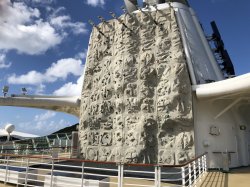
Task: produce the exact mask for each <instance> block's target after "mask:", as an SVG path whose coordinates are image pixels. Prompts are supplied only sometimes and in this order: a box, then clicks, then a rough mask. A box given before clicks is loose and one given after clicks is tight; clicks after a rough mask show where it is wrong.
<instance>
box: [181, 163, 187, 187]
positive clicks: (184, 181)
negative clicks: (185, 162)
mask: <svg viewBox="0 0 250 187" xmlns="http://www.w3.org/2000/svg"><path fill="white" fill-rule="evenodd" d="M181 178H182V186H186V179H185V178H186V176H185V166H183V167H181Z"/></svg>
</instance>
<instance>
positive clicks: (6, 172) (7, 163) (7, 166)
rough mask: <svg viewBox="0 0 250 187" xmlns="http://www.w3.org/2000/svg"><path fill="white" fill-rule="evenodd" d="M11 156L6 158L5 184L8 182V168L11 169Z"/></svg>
mask: <svg viewBox="0 0 250 187" xmlns="http://www.w3.org/2000/svg"><path fill="white" fill-rule="evenodd" d="M9 158H10V157H9V156H6V157H5V160H6V159H7V162H6V169H5V179H4V184H6V182H7V176H8V170H9Z"/></svg>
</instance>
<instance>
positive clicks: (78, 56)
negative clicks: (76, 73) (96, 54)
mask: <svg viewBox="0 0 250 187" xmlns="http://www.w3.org/2000/svg"><path fill="white" fill-rule="evenodd" d="M87 52H88V50H87V49H85V50H84V51H83V52H80V53H78V54H77V55H76V56H75V58H76V59H80V60H82V59H85V58H86V56H87Z"/></svg>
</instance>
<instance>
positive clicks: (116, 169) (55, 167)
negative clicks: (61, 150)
mask: <svg viewBox="0 0 250 187" xmlns="http://www.w3.org/2000/svg"><path fill="white" fill-rule="evenodd" d="M206 154H207V153H204V154H201V155H199V156H197V157H196V158H194V159H192V160H190V161H188V162H186V163H185V164H180V165H156V164H126V163H121V162H104V161H90V160H82V159H72V158H54V157H53V156H50V157H48V156H45V157H43V156H35V155H15V154H0V165H1V166H3V167H2V169H1V170H6V171H5V173H6V177H5V179H2V182H4V183H6V182H11V183H13V181H10V178H12V179H15V182H14V183H15V184H23V185H24V186H33V185H31V184H29V183H28V182H29V181H30V182H43V183H44V184H47V185H50V186H53V184H55V185H59V186H60V185H63V186H78V187H80V183H81V186H83V184H84V185H85V186H88V181H92V182H94V181H96V182H97V183H98V184H99V180H100V183H107V184H116V185H117V186H118V187H124V186H128V185H129V186H144V187H152V186H154V187H160V186H161V183H162V182H167V183H174V184H176V186H183V187H184V186H193V185H196V184H197V182H198V181H200V180H201V179H202V177H203V176H204V174H205V173H206V172H207V157H206ZM16 158H21V159H16ZM32 158H36V159H37V160H35V161H32ZM40 159H41V161H39V160H40ZM45 159H48V160H46V161H45ZM60 160H61V161H69V163H71V164H64V163H63V162H60ZM44 161H45V162H44ZM58 161H59V162H58ZM77 162H78V163H79V162H81V163H82V164H77ZM73 163H75V164H73ZM85 163H98V164H99V165H98V166H95V165H89V166H87V167H86V166H85ZM23 164H24V165H23ZM101 164H113V165H106V166H105V165H103V166H100V165H101ZM114 164H115V165H114ZM36 165H40V166H39V167H36ZM124 166H146V167H147V166H153V167H154V170H152V169H151V168H146V169H144V170H143V171H142V170H138V169H137V168H129V169H126V168H124ZM16 167H17V168H22V171H15V170H13V168H16ZM162 167H169V168H171V167H180V168H176V169H175V170H174V171H172V170H171V169H170V170H167V169H166V170H165V171H163V170H162ZM39 171H42V172H43V173H46V174H42V176H44V179H38V178H37V176H38V175H39V176H41V174H40V172H39ZM105 171H107V172H109V173H103V172H105ZM13 172H19V173H20V174H21V173H22V174H24V176H25V177H21V176H19V175H18V177H12V176H10V175H11V173H13ZM38 173H39V174H38ZM58 173H59V174H58ZM60 173H62V175H60ZM72 174H76V175H81V178H78V177H73V176H71V175H72ZM32 176H33V178H32ZM34 176H35V177H34ZM93 176H95V177H96V176H98V177H100V178H102V179H98V178H97V179H92V178H91V177H93ZM54 177H56V180H54V179H53V178H54ZM63 177H73V178H72V179H73V180H74V181H75V182H76V183H75V184H71V183H70V184H69V183H67V182H65V179H64V178H63ZM109 177H112V178H113V177H114V178H116V179H115V180H116V181H117V182H114V181H109V180H108V181H106V180H105V179H104V178H109ZM19 179H20V181H23V182H19ZM130 179H133V180H136V181H137V182H134V181H133V180H132V181H130ZM0 180H1V179H0ZM63 181H64V182H63ZM69 181H71V180H70V178H69ZM140 181H145V182H146V181H147V182H148V183H146V184H140V183H138V182H140ZM24 182H25V183H24ZM62 182H63V183H62ZM86 182H87V183H86ZM66 183H67V184H68V185H67V184H66ZM77 183H78V184H77ZM152 183H153V184H154V185H153V184H152Z"/></svg>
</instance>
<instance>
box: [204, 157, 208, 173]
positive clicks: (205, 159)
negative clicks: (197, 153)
mask: <svg viewBox="0 0 250 187" xmlns="http://www.w3.org/2000/svg"><path fill="white" fill-rule="evenodd" d="M204 162H205V172H207V155H204Z"/></svg>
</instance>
